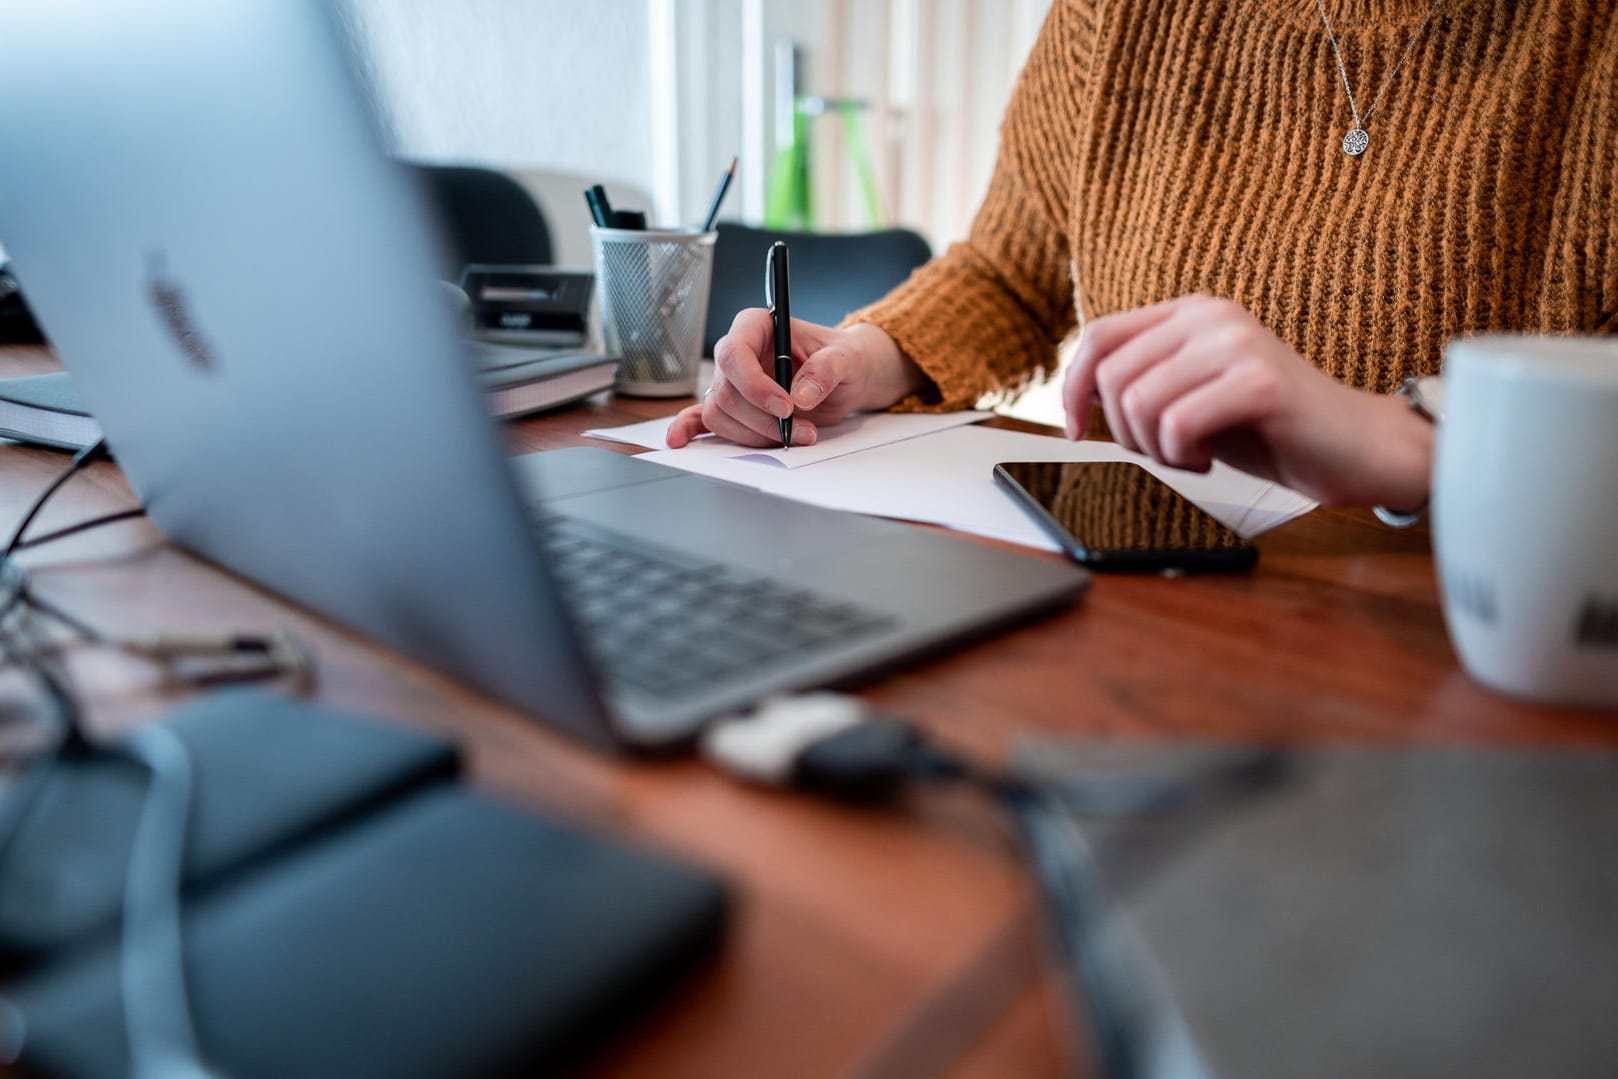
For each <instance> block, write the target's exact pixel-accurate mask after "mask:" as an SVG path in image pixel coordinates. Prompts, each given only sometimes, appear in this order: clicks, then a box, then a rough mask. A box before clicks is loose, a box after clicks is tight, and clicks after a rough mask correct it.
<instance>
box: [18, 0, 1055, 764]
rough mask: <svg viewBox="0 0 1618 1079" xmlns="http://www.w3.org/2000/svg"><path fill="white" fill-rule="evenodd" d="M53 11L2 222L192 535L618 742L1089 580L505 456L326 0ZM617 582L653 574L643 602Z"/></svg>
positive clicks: (600, 456)
mask: <svg viewBox="0 0 1618 1079" xmlns="http://www.w3.org/2000/svg"><path fill="white" fill-rule="evenodd" d="M52 10H53V7H52V5H51V3H49V2H48V0H27V2H22V3H12V4H7V5H4V6H3V7H0V98H6V99H15V100H27V101H29V102H30V107H29V109H28V111H27V115H26V117H25V116H24V115H23V114H21V113H14V112H3V111H0V144H3V145H5V146H6V147H7V152H6V153H5V154H4V155H0V189H3V190H5V191H6V193H7V197H6V198H5V200H4V201H3V202H0V235H3V236H5V238H6V244H7V247H8V249H9V250H11V251H12V253H13V254H14V255H15V257H16V259H17V261H18V263H19V264H20V265H23V266H26V267H27V268H28V275H29V277H28V287H29V290H30V297H31V299H32V301H33V302H34V305H35V309H36V312H37V314H38V315H39V317H40V320H41V322H42V323H43V324H44V326H45V328H46V330H47V332H48V333H49V334H50V337H51V339H52V341H53V342H55V344H56V345H57V348H58V350H59V352H60V354H61V356H62V358H63V361H64V362H65V363H66V365H67V367H68V369H69V370H71V371H72V372H73V376H74V382H75V385H77V387H78V388H79V390H80V392H82V393H83V394H84V397H85V400H86V402H87V403H88V404H89V405H90V407H91V410H92V411H93V412H94V413H95V415H96V417H97V418H98V419H99V420H100V421H101V423H102V425H103V427H104V428H105V429H106V433H107V437H108V441H109V444H110V446H111V448H112V450H113V452H114V453H115V454H116V455H117V458H118V461H119V462H120V464H121V465H122V467H123V468H124V470H125V472H126V473H127V475H128V477H129V479H130V482H131V484H132V485H133V486H134V488H135V490H136V491H137V493H138V494H139V495H140V496H141V498H142V500H143V501H144V502H145V505H146V508H147V511H148V513H149V514H150V516H151V518H152V520H153V521H155V522H156V523H157V525H158V526H159V527H160V528H162V529H163V530H164V532H166V533H167V534H168V535H169V536H170V537H171V538H172V539H174V540H175V541H177V542H179V543H180V544H183V545H185V546H186V547H189V548H190V549H192V550H194V551H196V552H198V553H200V554H201V555H203V556H204V557H206V558H208V559H211V560H213V561H215V562H218V563H220V564H222V565H224V566H226V567H229V568H230V569H232V570H234V571H236V572H237V573H240V574H242V575H243V576H246V577H248V578H251V579H253V580H255V581H258V582H260V583H261V584H263V585H265V586H266V587H268V588H271V589H273V590H275V591H278V592H280V593H281V594H283V595H285V596H287V597H290V598H291V599H293V600H295V601H298V602H301V603H303V604H305V605H307V606H309V607H311V608H313V609H315V610H318V611H321V612H323V613H325V614H326V615H328V616H330V617H332V618H334V619H336V620H338V621H340V622H343V623H346V624H347V625H349V626H352V627H355V628H357V629H359V630H361V631H363V632H365V633H368V634H370V635H372V636H374V637H377V638H379V639H381V640H383V641H386V642H388V643H390V644H392V645H394V646H395V647H397V648H400V649H402V650H404V651H405V652H407V653H409V654H411V655H414V656H416V657H418V658H420V659H422V660H424V661H426V662H428V663H431V664H433V665H435V666H437V667H439V668H440V669H442V670H445V671H447V672H449V673H451V674H452V675H455V676H457V677H459V678H461V679H462V680H464V681H465V682H467V683H469V684H470V685H472V686H474V687H476V688H478V689H480V690H482V691H484V692H485V693H487V694H489V695H490V696H493V697H496V698H499V699H501V700H504V701H507V702H509V703H511V704H513V705H515V706H516V707H518V708H519V709H521V710H523V711H525V712H527V713H529V714H532V715H534V716H536V717H538V718H540V719H542V720H544V721H546V722H549V723H552V724H554V725H556V726H557V727H559V728H561V729H564V730H566V731H569V732H571V733H573V734H575V735H578V736H580V737H582V738H586V739H589V740H591V741H593V742H595V743H598V744H602V745H617V746H625V745H627V746H638V747H662V746H670V745H678V744H680V743H682V742H685V741H687V740H689V739H690V738H691V736H692V735H693V734H694V733H695V731H696V729H697V727H698V726H699V725H700V724H701V723H702V722H703V721H704V720H706V719H708V718H710V717H712V716H714V715H716V714H719V713H722V712H724V711H727V710H732V709H735V708H738V707H742V706H744V705H747V704H749V703H751V702H754V701H756V700H758V699H760V698H762V697H764V696H767V695H769V694H771V693H776V692H781V691H788V690H795V689H803V688H808V687H811V686H817V685H824V684H827V683H831V682H839V683H840V682H848V681H851V680H854V679H858V678H868V677H871V676H872V675H874V674H876V673H878V672H881V671H884V670H886V669H889V668H891V667H892V666H894V665H896V664H898V663H900V662H905V661H911V660H914V659H916V658H918V657H921V656H925V655H930V654H934V653H937V652H939V651H941V650H943V649H945V648H948V647H953V646H958V645H959V644H961V643H963V642H965V641H967V640H971V639H974V638H977V637H981V636H983V635H986V634H988V633H990V632H993V631H995V630H998V629H1001V628H1004V627H1006V626H1009V625H1012V624H1014V623H1016V622H1019V621H1022V620H1026V619H1028V618H1031V617H1034V616H1036V615H1040V614H1045V613H1049V612H1052V611H1055V610H1058V609H1060V608H1062V607H1063V606H1065V605H1067V604H1069V603H1071V602H1072V601H1073V600H1074V599H1075V598H1076V597H1077V596H1078V595H1079V594H1080V592H1081V591H1082V589H1083V587H1084V585H1085V583H1086V581H1087V576H1086V575H1085V573H1084V572H1083V571H1082V570H1080V569H1079V568H1078V567H1076V566H1072V565H1071V564H1062V563H1059V562H1054V561H1051V560H1049V559H1046V558H1043V557H1040V556H1030V555H1023V554H1018V553H1014V552H1010V551H1006V550H1001V549H995V548H990V547H986V546H982V545H979V544H976V543H973V542H971V541H968V540H963V539H959V538H956V537H951V536H947V535H942V534H938V533H934V532H929V531H925V530H921V529H917V528H914V527H912V526H907V525H900V524H894V523H890V522H883V521H876V520H872V519H869V518H864V517H857V516H854V515H850V514H840V513H836V512H832V511H826V510H821V509H816V508H814V507H809V506H803V505H796V504H791V503H787V502H784V501H781V500H778V499H774V498H771V497H769V496H765V495H762V494H759V493H758V492H754V491H748V490H745V489H742V488H739V487H735V486H732V485H730V484H726V483H722V482H718V481H714V480H710V479H706V478H703V477H697V476H691V475H686V474H682V473H679V472H676V471H675V470H672V469H667V468H661V467H658V466H654V465H650V464H647V463H645V462H638V461H633V460H628V459H625V458H622V457H620V456H619V455H617V454H613V453H610V452H606V451H599V450H580V451H565V452H560V453H551V454H540V455H537V456H534V457H530V458H519V459H517V460H515V461H509V462H508V460H507V459H506V455H505V447H504V445H503V443H502V439H501V437H500V434H499V432H498V430H497V429H496V428H495V427H494V425H493V424H491V422H490V420H489V417H488V415H487V413H486V409H485V408H484V406H483V402H482V399H481V396H480V390H479V389H478V386H477V383H476V380H475V378H474V377H473V376H472V373H471V372H470V371H469V370H468V369H467V367H466V365H465V363H464V361H463V360H462V359H461V358H460V346H459V343H458V335H457V333H456V328H455V325H454V321H453V318H452V317H451V314H450V312H448V311H447V310H446V309H445V305H444V304H443V303H442V298H441V289H440V286H439V285H438V284H437V283H436V282H435V281H434V280H433V268H434V267H435V266H437V265H439V258H438V255H437V243H436V233H435V230H434V228H433V226H432V223H431V222H430V221H429V220H428V219H427V218H426V216H425V206H424V205H423V204H422V203H421V201H420V193H419V192H418V191H417V190H416V188H415V187H414V186H413V185H412V183H411V182H410V180H409V178H408V176H406V175H405V174H404V173H403V172H401V170H400V167H399V166H398V165H396V164H395V163H393V162H392V161H390V160H389V158H388V156H387V155H386V154H385V153H384V152H383V146H382V144H381V141H380V139H379V136H378V132H377V127H376V124H375V122H374V119H373V115H372V112H371V111H370V109H369V108H368V107H367V103H366V102H365V100H364V99H363V96H362V95H361V93H360V91H359V83H358V81H357V80H356V78H355V75H354V73H353V71H352V70H351V68H350V66H349V51H348V49H347V47H346V45H345V43H344V41H343V39H342V36H341V32H340V27H339V26H338V24H337V21H336V18H335V14H334V12H333V10H332V9H331V8H330V6H329V5H327V4H324V3H320V2H317V0H296V2H289V0H239V2H236V3H232V4H228V5H215V6H211V7H208V8H207V10H205V11H199V10H198V9H197V8H196V6H195V5H194V4H192V3H190V2H189V0H154V2H152V3H148V4H143V5H141V7H140V10H139V12H138V13H137V12H134V11H133V10H131V11H128V12H123V11H121V10H120V9H112V10H109V11H107V12H104V13H102V14H101V15H100V16H99V17H98V18H97V19H96V20H94V21H93V25H91V26H85V25H81V22H82V20H63V19H59V18H54V17H46V16H47V15H48V13H49V12H51V11H52ZM266 131H273V132H276V133H277V136H276V137H275V138H273V139H266V138H264V137H263V133H264V132H266ZM68 236H71V237H72V243H71V244H68V243H65V242H64V240H63V237H68ZM87 296H93V297H95V298H96V303H95V304H93V305H91V304H87V303H86V302H85V297H87ZM268 296H273V297H274V298H275V302H273V303H265V302H262V298H263V297H268ZM92 310H93V311H94V315H93V317H92V316H91V315H90V314H89V312H91V311H92ZM356 310H358V311H379V312H387V313H388V317H386V318H376V319H363V320H357V319H355V318H354V317H353V312H354V311H356ZM553 539H559V541H560V544H561V547H562V548H565V551H563V550H553V549H552V548H553V544H552V540H553ZM564 570H566V571H568V572H569V573H572V572H574V571H576V572H577V573H579V574H580V575H582V578H584V579H591V580H595V581H596V584H595V585H592V586H588V587H587V586H585V585H583V584H580V583H579V581H578V580H575V579H573V578H571V577H569V579H567V580H564V579H563V577H562V573H563V571H564ZM614 593H618V594H621V595H631V596H633V595H639V596H642V597H644V600H645V603H644V604H643V605H641V606H639V607H636V608H635V609H634V610H633V611H632V612H629V613H633V614H635V615H636V617H635V619H634V620H633V624H628V623H625V622H623V621H621V620H620V619H619V618H617V617H616V616H615V615H614V614H613V613H612V610H611V608H610V602H609V601H610V600H611V599H612V597H613V594H614ZM717 600H723V603H718V602H716V601H717ZM620 610H622V608H620ZM716 613H717V614H718V617H714V615H715V614H716ZM743 615H746V616H748V618H747V620H746V622H745V624H743V623H742V622H740V621H739V619H740V618H741V617H742V616H743ZM619 629H625V630H627V632H621V633H620V632H616V631H617V630H619ZM693 672H700V673H698V674H695V676H690V677H681V678H680V679H679V680H678V682H676V681H675V680H674V679H673V678H672V677H671V676H673V675H676V674H679V675H682V676H685V675H691V674H693Z"/></svg>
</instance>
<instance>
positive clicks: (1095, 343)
mask: <svg viewBox="0 0 1618 1079" xmlns="http://www.w3.org/2000/svg"><path fill="white" fill-rule="evenodd" d="M1183 302H1184V300H1183V299H1182V300H1168V301H1166V302H1164V303H1159V304H1153V305H1152V306H1151V307H1140V308H1136V309H1135V310H1133V311H1123V312H1120V313H1118V314H1116V315H1107V316H1104V317H1102V318H1098V319H1096V320H1095V321H1094V322H1092V323H1090V324H1089V325H1088V326H1086V327H1085V328H1084V335H1083V336H1082V337H1081V338H1080V339H1079V348H1078V351H1077V352H1075V353H1074V354H1073V360H1072V362H1071V363H1070V364H1069V366H1068V369H1067V381H1066V382H1065V383H1063V386H1062V406H1063V409H1064V411H1065V412H1066V413H1067V436H1068V437H1069V438H1083V437H1084V432H1085V430H1086V429H1087V428H1088V427H1089V425H1090V404H1091V402H1092V401H1094V400H1096V398H1097V396H1098V390H1097V387H1096V368H1097V367H1098V366H1099V365H1100V364H1101V362H1102V361H1103V360H1104V359H1106V358H1107V356H1109V355H1111V354H1112V353H1113V352H1114V351H1116V350H1117V349H1118V348H1120V347H1121V346H1123V345H1124V344H1126V343H1127V342H1129V341H1131V340H1133V339H1134V338H1135V337H1136V336H1138V335H1139V334H1141V333H1143V332H1144V331H1146V330H1148V329H1150V328H1151V327H1153V326H1155V325H1157V324H1158V323H1160V322H1163V321H1165V320H1167V319H1168V318H1169V317H1170V316H1171V315H1173V314H1174V312H1175V310H1176V305H1178V304H1181V303H1183Z"/></svg>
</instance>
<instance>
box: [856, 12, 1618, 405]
mask: <svg viewBox="0 0 1618 1079" xmlns="http://www.w3.org/2000/svg"><path fill="white" fill-rule="evenodd" d="M1429 6H1430V0H1327V2H1326V9H1327V12H1328V13H1329V14H1330V16H1331V17H1332V23H1333V27H1334V29H1335V30H1336V32H1337V38H1338V42H1339V44H1340V45H1341V47H1342V50H1343V56H1344V60H1345V62H1346V64H1347V67H1348V75H1349V79H1350V81H1351V83H1352V84H1353V87H1354V92H1355V96H1356V98H1357V99H1358V101H1359V103H1360V108H1361V110H1362V112H1363V110H1365V109H1366V108H1368V107H1369V106H1370V104H1371V102H1372V100H1373V99H1374V98H1375V97H1376V92H1377V89H1378V87H1380V86H1381V85H1382V81H1383V79H1384V78H1385V77H1386V76H1387V73H1388V71H1389V70H1390V69H1391V68H1392V66H1393V64H1394V63H1395V62H1396V61H1397V59H1398V57H1399V55H1400V54H1401V53H1402V52H1403V51H1404V49H1405V47H1406V45H1407V44H1408V43H1409V42H1410V40H1411V36H1412V35H1413V34H1414V33H1415V31H1416V29H1417V27H1418V26H1420V24H1421V21H1422V17H1423V16H1424V15H1425V14H1426V13H1427V10H1428V7H1429ZM1352 126H1353V114H1352V113H1351V112H1350V109H1349V104H1348V98H1347V96H1346V95H1345V94H1344V91H1343V84H1342V79H1341V77H1340V75H1339V74H1338V70H1337V64H1336V61H1335V60H1334V58H1333V55H1332V51H1331V46H1330V44H1329V43H1328V41H1327V37H1326V31H1325V28H1324V27H1323V26H1322V23H1321V18H1320V13H1319V11H1318V9H1317V8H1316V6H1315V0H1055V2H1054V4H1053V6H1052V9H1051V12H1050V15H1049V17H1048V18H1047V20H1046V22H1045V26H1044V29H1043V30H1042V31H1041V34H1040V37H1039V40H1038V42H1037V43H1036V45H1035V46H1034V50H1033V52H1032V54H1031V55H1030V56H1029V59H1028V62H1027V65H1026V66H1025V68H1024V70H1023V72H1022V75H1021V77H1020V79H1019V81H1018V84H1017V88H1016V91H1015V93H1014V95H1013V98H1012V101H1011V104H1010V106H1009V108H1008V109H1007V112H1006V117H1005V121H1004V124H1003V126H1002V129H1001V147H1000V156H999V161H998V163H997V165H996V168H995V173H994V178H993V180H992V181H991V183H990V187H989V192H988V195H987V197H986V198H985V200H984V203H983V206H982V208H981V209H980V210H979V212H978V215H977V218H976V220H975V222H974V224H973V226H972V229H971V233H970V235H969V237H968V239H967V240H966V241H965V242H963V243H958V244H955V245H953V246H951V247H950V249H949V250H948V251H947V252H946V253H945V254H943V255H942V256H940V257H939V258H937V259H934V260H933V261H932V262H930V263H928V264H927V265H926V266H924V267H922V268H921V269H920V270H918V271H917V272H916V273H915V275H914V276H912V278H911V279H910V280H909V281H908V282H907V283H906V284H904V285H902V286H900V287H899V288H898V289H896V290H895V291H894V292H893V293H891V294H890V295H889V296H888V297H887V298H886V299H884V300H882V301H881V302H879V303H877V304H875V305H874V306H872V307H870V308H867V309H866V310H864V311H862V312H859V313H857V314H856V315H855V316H853V318H855V319H861V320H864V321H868V322H873V323H875V324H877V325H879V326H881V327H882V328H884V329H885V330H887V331H888V333H889V334H891V335H892V336H893V338H894V339H895V340H896V341H897V342H898V343H899V345H900V347H901V348H903V349H904V351H905V352H906V353H907V354H908V355H909V356H911V357H912V358H913V359H914V360H916V362H918V363H919V364H920V365H921V366H922V368H923V369H924V370H925V371H926V372H927V373H928V374H929V375H930V376H931V377H932V378H933V380H934V382H935V383H936V384H937V390H936V392H934V393H932V394H928V395H925V396H924V397H922V398H917V399H914V400H912V401H910V402H907V403H906V404H907V405H908V406H909V407H930V408H941V407H943V408H956V407H963V406H969V405H971V404H972V403H974V402H975V401H977V400H978V399H979V398H980V397H981V396H983V395H985V394H994V393H1002V394H1003V393H1009V392H1015V391H1016V390H1017V389H1019V388H1021V387H1022V386H1024V385H1026V384H1027V382H1028V380H1029V378H1030V377H1031V376H1037V375H1038V374H1039V373H1041V372H1044V371H1048V370H1049V369H1050V368H1051V367H1052V366H1053V365H1054V363H1055V360H1056V349H1057V345H1058V344H1059V343H1060V342H1061V341H1062V340H1063V339H1064V338H1065V337H1066V336H1067V335H1069V334H1070V333H1071V332H1072V331H1073V330H1074V329H1075V327H1076V326H1078V325H1079V324H1080V322H1081V321H1082V320H1083V319H1088V318H1094V317H1096V316H1099V315H1103V314H1108V313H1111V312H1115V311H1123V310H1127V309H1129V308H1134V307H1139V306H1142V305H1144V304H1150V303H1154V302H1157V301H1159V300H1165V299H1169V298H1172V297H1175V296H1181V295H1184V294H1187V293H1192V292H1206V293H1211V294H1214V295H1218V296H1225V297H1229V298H1231V299H1234V300H1237V301H1239V302H1240V303H1242V304H1243V305H1245V306H1246V307H1247V308H1248V310H1250V311H1252V312H1253V313H1254V314H1255V315H1256V316H1257V317H1258V318H1259V319H1260V320H1261V321H1262V322H1263V323H1264V324H1265V325H1266V326H1268V327H1269V328H1270V329H1271V330H1272V331H1274V332H1275V333H1276V334H1278V335H1279V336H1280V337H1282V338H1283V339H1284V340H1286V341H1287V342H1288V343H1289V344H1291V345H1292V346H1293V347H1294V348H1296V349H1297V350H1298V351H1299V352H1300V353H1301V354H1303V355H1304V356H1306V357H1308V358H1309V359H1310V360H1311V361H1313V362H1314V363H1316V364H1318V365H1319V366H1320V367H1321V368H1322V369H1324V370H1325V371H1327V372H1328V373H1330V374H1331V375H1333V376H1335V377H1337V378H1339V379H1341V380H1342V381H1344V382H1347V383H1349V384H1350V385H1353V386H1358V387H1363V388H1366V389H1370V390H1375V391H1379V392H1386V391H1388V390H1391V389H1393V388H1394V387H1396V386H1397V385H1398V384H1399V382H1400V381H1401V380H1402V379H1404V378H1405V377H1406V376H1408V375H1412V374H1419V373H1430V372H1434V371H1436V370H1437V369H1438V367H1439V363H1440V358H1441V354H1442V347H1443V343H1444V342H1445V341H1446V340H1447V339H1449V338H1451V337H1454V336H1456V335H1459V334H1464V333H1469V332H1476V331H1483V330H1523V331H1534V332H1552V333H1562V332H1585V333H1589V332H1606V333H1612V332H1618V205H1615V203H1618V3H1613V2H1612V0H1443V2H1442V3H1441V4H1440V6H1439V8H1438V10H1437V13H1436V14H1435V15H1434V17H1433V19H1432V22H1431V23H1430V24H1429V25H1428V26H1427V29H1426V31H1425V32H1424V33H1423V34H1422V35H1421V36H1420V38H1419V39H1418V40H1417V41H1416V44H1415V48H1414V49H1413V50H1412V51H1411V53H1410V56H1409V59H1408V60H1406V61H1405V64H1404V67H1403V68H1402V69H1401V70H1400V71H1399V73H1398V74H1397V76H1396V77H1395V78H1394V81H1393V83H1392V84H1391V85H1390V86H1389V88H1388V90H1387V93H1386V95H1385V96H1384V98H1383V99H1382V102H1381V104H1380V106H1379V107H1378V108H1377V110H1376V112H1375V113H1374V114H1373V115H1372V117H1371V119H1370V122H1369V124H1368V125H1367V130H1368V131H1369V134H1370V148H1369V149H1368V150H1367V151H1366V152H1365V154H1364V155H1363V156H1361V157H1358V158H1354V157H1349V156H1347V155H1346V154H1345V153H1344V152H1343V150H1342V148H1341V143H1342V139H1343V135H1344V134H1345V133H1346V132H1347V131H1348V130H1349V129H1350V128H1351V127H1352Z"/></svg>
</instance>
